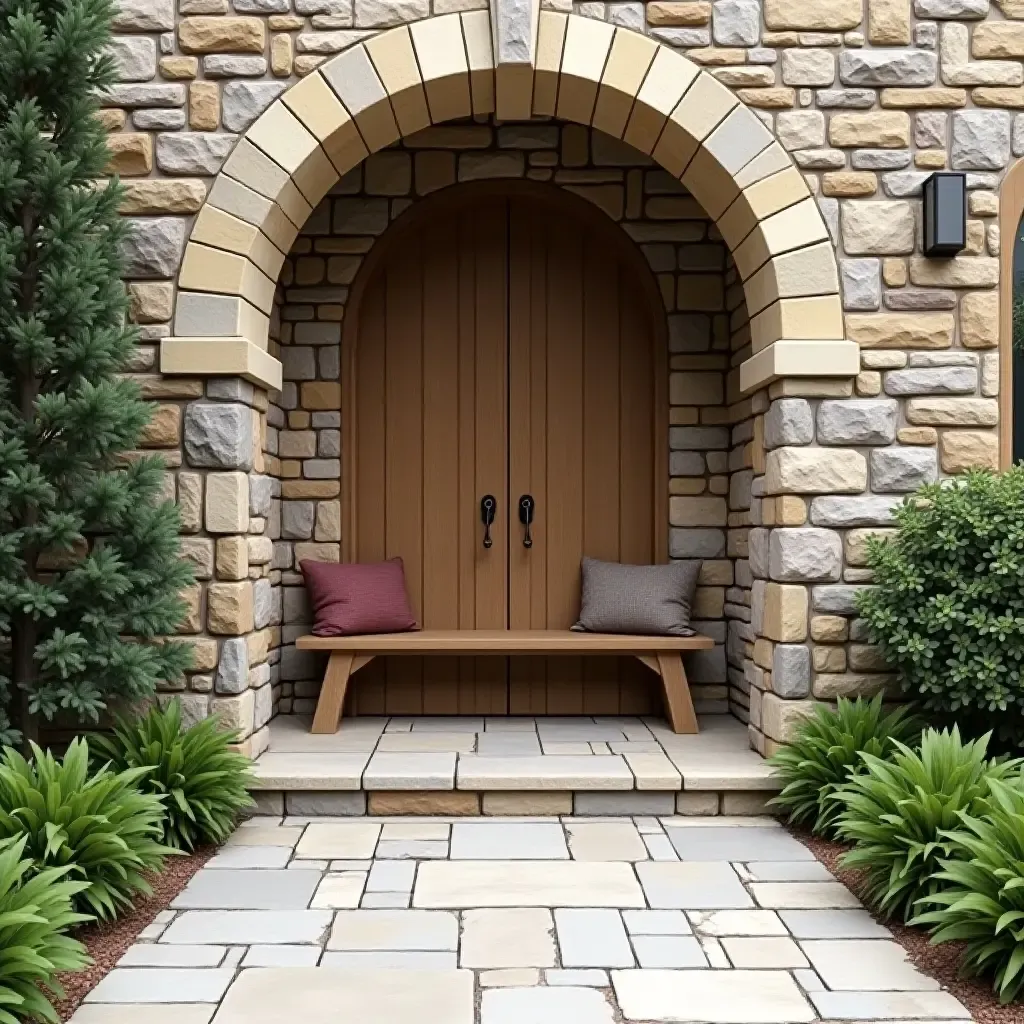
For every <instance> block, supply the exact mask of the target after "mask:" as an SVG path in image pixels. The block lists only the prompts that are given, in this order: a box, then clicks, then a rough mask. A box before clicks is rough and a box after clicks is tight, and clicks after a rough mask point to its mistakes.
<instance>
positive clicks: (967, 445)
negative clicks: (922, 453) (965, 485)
mask: <svg viewBox="0 0 1024 1024" xmlns="http://www.w3.org/2000/svg"><path fill="white" fill-rule="evenodd" d="M939 458H940V460H941V463H942V471H943V472H944V473H965V472H967V470H969V469H998V468H999V437H998V435H997V434H996V433H995V432H993V431H980V430H944V431H943V432H942V437H941V439H940V442H939Z"/></svg>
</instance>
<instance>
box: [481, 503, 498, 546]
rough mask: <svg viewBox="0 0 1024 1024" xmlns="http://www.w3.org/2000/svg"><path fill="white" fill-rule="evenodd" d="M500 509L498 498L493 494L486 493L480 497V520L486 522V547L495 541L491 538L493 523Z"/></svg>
mask: <svg viewBox="0 0 1024 1024" xmlns="http://www.w3.org/2000/svg"><path fill="white" fill-rule="evenodd" d="M497 511H498V499H497V498H495V497H494V495H493V494H485V495H484V496H483V497H482V498H481V499H480V522H482V523H483V524H484V547H485V548H489V547H491V545H492V544H494V541H493V540H491V524H492V523H493V522H494V516H495V513H496V512H497Z"/></svg>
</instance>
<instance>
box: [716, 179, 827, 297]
mask: <svg viewBox="0 0 1024 1024" xmlns="http://www.w3.org/2000/svg"><path fill="white" fill-rule="evenodd" d="M827 238H828V229H827V228H826V227H825V222H824V221H823V220H822V217H821V212H820V211H819V209H818V204H817V203H816V202H815V201H814V199H812V198H811V197H810V196H808V197H807V199H804V200H802V201H801V202H799V203H796V204H795V205H793V206H789V207H787V208H786V209H785V210H780V211H779V212H778V213H775V214H772V216H770V217H768V218H766V219H765V220H762V221H761V222H760V224H759V225H758V227H757V229H755V230H754V232H753V233H752V234H751V235H750V236H749V237H748V238H747V239H746V241H745V242H743V244H742V245H740V246H739V247H738V248H737V249H736V251H735V252H734V253H733V257H734V259H735V261H736V269H737V270H738V271H739V272H740V276H741V277H742V278H743V279H744V280H746V279H747V278H749V277H750V276H751V275H752V274H753V273H754V271H756V270H757V269H758V268H759V267H761V266H762V265H763V264H764V263H765V262H766V261H767V260H768V259H770V258H771V257H772V256H778V255H780V254H781V253H785V252H789V251H790V250H792V249H800V248H801V247H803V246H809V245H812V244H813V243H815V242H822V241H825V240H826V239H827Z"/></svg>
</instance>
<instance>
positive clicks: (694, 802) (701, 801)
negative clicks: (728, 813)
mask: <svg viewBox="0 0 1024 1024" xmlns="http://www.w3.org/2000/svg"><path fill="white" fill-rule="evenodd" d="M676 814H682V815H686V816H688V817H707V816H709V815H713V814H718V794H717V793H711V792H702V791H701V790H692V791H690V792H688V793H686V792H684V793H676Z"/></svg>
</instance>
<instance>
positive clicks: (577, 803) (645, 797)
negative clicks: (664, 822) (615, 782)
mask: <svg viewBox="0 0 1024 1024" xmlns="http://www.w3.org/2000/svg"><path fill="white" fill-rule="evenodd" d="M572 803H573V814H579V815H606V814H607V815H618V814H623V815H634V814H640V815H648V814H653V815H657V814H673V813H675V806H676V802H675V793H669V792H664V793H662V792H653V791H650V790H646V791H643V792H641V791H640V790H624V791H623V792H621V793H619V792H608V793H602V792H586V791H584V790H580V791H579V792H576V793H574V794H573V801H572Z"/></svg>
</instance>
